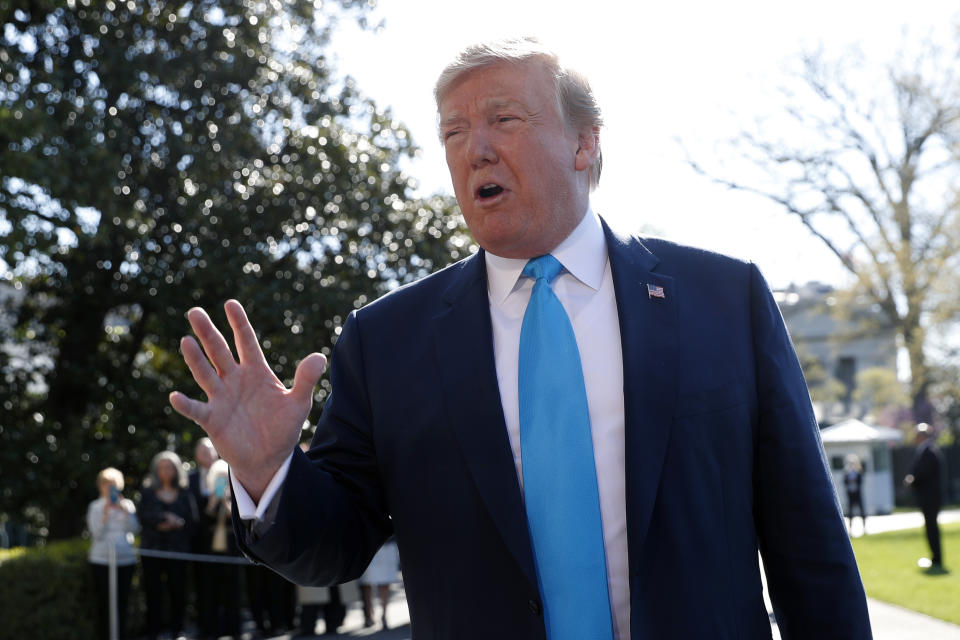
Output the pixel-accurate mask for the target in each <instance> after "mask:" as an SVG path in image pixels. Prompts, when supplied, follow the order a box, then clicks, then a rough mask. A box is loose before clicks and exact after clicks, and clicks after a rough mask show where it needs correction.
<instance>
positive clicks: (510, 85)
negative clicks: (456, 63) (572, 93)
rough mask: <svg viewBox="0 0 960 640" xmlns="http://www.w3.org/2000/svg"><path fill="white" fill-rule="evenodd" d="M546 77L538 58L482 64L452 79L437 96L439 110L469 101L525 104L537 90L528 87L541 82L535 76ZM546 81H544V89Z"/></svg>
mask: <svg viewBox="0 0 960 640" xmlns="http://www.w3.org/2000/svg"><path fill="white" fill-rule="evenodd" d="M541 74H542V75H541ZM547 77H548V75H547V73H546V68H545V67H544V66H543V65H542V63H540V62H539V61H537V60H528V61H522V62H495V63H492V64H489V65H484V66H482V67H479V68H476V69H471V70H470V71H466V72H464V73H463V74H462V75H461V76H460V77H458V78H457V79H456V80H454V81H453V82H452V83H451V84H450V86H449V87H448V88H447V90H446V91H445V92H444V95H443V97H442V98H441V99H440V104H439V105H438V110H439V111H440V112H441V113H447V112H452V111H454V110H457V109H463V108H464V107H466V106H468V105H469V106H470V107H473V106H481V107H483V108H490V107H498V106H506V105H509V104H513V105H514V106H516V105H524V104H526V103H527V102H529V101H531V100H535V99H536V98H535V95H536V92H535V91H532V90H531V89H532V88H533V87H534V86H536V85H538V84H540V83H539V82H538V80H546V79H547ZM546 84H547V83H543V85H544V86H543V89H544V90H546V89H547V86H546ZM464 87H468V88H469V92H465V91H464ZM454 99H455V100H456V102H454Z"/></svg>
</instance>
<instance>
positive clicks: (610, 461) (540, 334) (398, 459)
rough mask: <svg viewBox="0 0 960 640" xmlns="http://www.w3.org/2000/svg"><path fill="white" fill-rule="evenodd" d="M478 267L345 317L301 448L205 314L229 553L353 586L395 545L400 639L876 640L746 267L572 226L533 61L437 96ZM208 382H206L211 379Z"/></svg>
mask: <svg viewBox="0 0 960 640" xmlns="http://www.w3.org/2000/svg"><path fill="white" fill-rule="evenodd" d="M436 97H437V105H438V111H439V115H440V129H441V137H442V139H443V144H444V147H445V150H446V155H447V163H448V166H449V168H450V173H451V177H452V179H453V185H454V191H455V193H456V196H457V200H458V202H459V204H460V207H461V209H462V211H463V215H464V218H465V220H466V223H467V225H468V226H469V228H470V230H471V231H472V233H473V234H474V237H475V238H476V240H477V242H478V243H479V244H480V246H481V247H482V251H480V252H479V253H478V254H477V255H475V256H472V257H471V258H468V259H466V260H464V261H462V262H459V263H457V264H455V265H453V266H451V267H448V268H447V269H444V270H442V271H440V272H438V273H435V274H433V275H432V276H430V277H427V278H425V279H423V280H421V281H419V282H417V283H415V284H412V285H409V286H406V287H402V288H400V289H398V290H396V291H394V292H393V293H391V294H389V295H387V296H384V297H383V298H381V299H380V300H378V301H376V302H375V303H373V304H370V305H368V306H367V307H365V308H363V309H361V310H359V311H356V312H353V313H351V314H350V316H349V317H348V318H347V320H346V322H345V324H344V326H343V330H342V332H341V334H340V336H339V339H338V341H337V345H336V349H335V351H334V354H333V359H332V367H331V370H330V379H331V383H332V388H333V392H332V394H331V396H330V398H329V400H328V402H327V404H326V406H325V408H324V411H323V414H322V416H321V419H320V423H319V424H318V426H317V431H316V435H315V437H314V440H313V443H312V447H311V449H310V450H309V451H308V452H307V453H304V452H301V451H299V450H298V449H296V444H297V435H298V433H299V430H300V426H301V425H302V423H303V420H304V419H305V417H306V416H307V413H308V411H309V408H310V403H311V396H312V390H313V386H314V385H315V383H316V382H317V380H318V379H319V376H320V375H321V374H322V372H323V370H324V368H325V364H326V363H325V360H324V358H323V357H322V356H321V355H319V354H311V355H310V356H307V357H306V358H305V359H304V360H303V361H301V363H300V364H299V366H298V367H297V371H296V374H295V378H294V386H293V388H292V389H289V390H288V389H286V388H284V386H283V385H282V384H281V383H280V382H279V381H278V380H277V379H276V377H275V376H274V375H273V373H272V372H271V371H270V368H269V367H268V366H267V363H266V361H265V359H264V357H263V354H262V352H261V351H260V348H259V345H258V343H257V340H256V335H255V333H254V331H253V329H252V328H251V326H250V324H249V322H248V321H247V319H246V316H245V314H244V312H243V308H242V307H241V306H240V304H239V303H237V302H236V301H229V302H228V303H227V304H226V306H225V308H226V312H227V318H228V321H229V322H230V325H231V327H232V329H233V333H234V340H235V342H236V347H237V352H238V356H239V363H238V362H237V361H236V360H234V358H233V355H232V354H231V353H230V348H229V345H228V344H227V342H226V340H225V339H224V338H223V336H222V335H221V334H220V333H219V331H218V330H217V329H216V327H215V326H214V325H213V323H212V322H211V321H210V319H209V317H208V316H207V314H206V313H205V312H203V310H201V309H191V310H190V312H189V313H188V318H189V320H190V323H191V326H192V327H193V329H194V332H195V333H196V334H197V337H198V338H199V341H200V343H201V344H202V345H203V349H202V350H201V347H200V344H198V343H197V341H196V340H194V339H193V338H185V339H184V341H183V342H182V345H181V346H182V349H183V354H184V358H185V360H186V362H187V364H188V366H189V367H190V369H191V371H192V372H193V375H194V377H195V379H196V380H197V382H198V383H199V385H200V386H201V388H202V389H203V390H204V391H205V393H206V394H207V397H208V400H207V402H200V401H197V400H193V399H190V398H187V397H186V396H184V395H182V394H179V393H175V394H173V395H172V396H171V403H172V404H173V406H174V408H175V409H176V410H177V411H179V412H180V413H182V414H183V415H185V416H187V417H188V418H191V419H193V420H195V421H197V422H198V423H199V424H201V425H202V426H203V427H204V429H206V431H207V433H209V434H210V436H211V438H213V440H214V442H215V443H216V445H217V448H218V450H220V451H221V454H222V455H223V456H224V458H226V459H227V460H228V461H229V462H230V464H231V468H232V474H233V475H232V478H233V483H234V487H235V489H236V491H235V493H236V495H235V497H236V499H237V509H235V511H234V514H235V516H237V515H238V516H239V517H237V518H235V521H234V522H235V526H236V528H237V533H238V539H240V540H242V545H243V547H244V550H245V552H246V553H247V554H248V555H249V556H250V557H251V558H253V559H255V560H257V561H259V562H263V563H266V564H268V565H269V566H271V567H273V568H274V569H276V570H277V571H279V572H281V573H283V574H284V575H286V576H288V577H289V578H290V579H292V580H294V581H296V582H300V583H304V584H332V583H336V582H340V581H344V580H349V579H351V578H354V577H356V576H358V575H360V573H361V572H362V571H363V569H364V567H365V566H366V564H367V563H368V562H369V560H370V558H371V557H372V556H373V554H374V552H375V551H376V550H377V548H378V547H379V545H380V544H381V543H382V542H383V541H384V540H385V539H386V538H387V537H388V536H389V535H390V534H391V533H393V534H395V536H396V539H397V543H398V546H399V549H400V558H401V564H402V566H403V572H404V579H405V585H406V592H407V599H408V604H409V607H410V613H411V621H412V629H413V634H414V637H415V638H457V639H465V638H517V639H521V638H522V639H526V638H550V640H562V639H565V638H591V639H593V638H596V639H601V638H602V639H610V638H620V639H626V638H631V637H632V638H636V639H637V640H639V639H641V638H643V639H659V638H672V639H674V638H676V639H686V638H691V639H692V638H697V639H700V638H711V639H716V638H741V639H743V638H750V639H754V638H770V637H771V630H770V624H769V620H768V617H767V614H766V610H765V608H764V604H763V599H762V588H761V579H760V568H759V562H758V549H759V551H760V553H761V554H762V555H763V565H764V570H765V572H766V575H767V579H768V583H769V586H770V594H771V598H772V600H773V604H774V609H775V612H776V615H777V619H778V622H779V626H780V631H781V635H782V637H783V638H785V639H796V638H803V639H806V638H844V639H864V638H870V625H869V620H868V617H867V610H866V600H865V597H864V593H863V588H862V585H861V582H860V577H859V574H858V571H857V568H856V564H855V561H854V557H853V553H852V551H851V548H850V544H849V541H848V539H847V535H846V532H845V528H844V525H843V520H842V515H841V512H840V509H839V505H838V502H837V498H836V495H835V493H834V490H833V486H832V483H831V481H830V477H829V472H828V470H827V467H826V464H825V462H824V457H823V452H822V448H821V444H820V439H819V432H818V429H817V425H816V422H815V420H814V418H813V412H812V410H811V406H810V400H809V396H808V393H807V390H806V386H805V384H804V380H803V376H802V373H801V371H800V367H799V365H798V364H797V359H796V356H795V354H794V352H793V349H792V347H791V344H790V340H789V338H788V336H787V333H786V331H785V329H784V326H783V322H782V319H781V317H780V314H779V311H778V309H777V306H776V304H775V303H774V301H773V298H772V296H771V294H770V291H769V289H768V287H767V286H766V284H765V283H764V281H763V278H762V277H761V276H760V274H759V272H758V270H757V269H756V267H755V266H753V265H752V264H749V263H744V262H739V261H736V260H733V259H730V258H726V257H723V256H719V255H716V254H712V253H709V252H706V251H700V250H695V249H690V248H686V247H681V246H678V245H676V244H672V243H669V242H666V241H663V240H654V239H643V240H641V239H640V238H637V237H631V236H624V235H620V234H617V233H615V232H614V231H612V230H611V229H610V228H609V227H608V226H607V225H606V223H605V222H604V221H603V220H602V219H601V218H599V217H598V216H597V215H596V214H595V213H594V212H593V211H592V210H591V208H590V203H589V192H590V189H591V188H592V187H593V186H594V185H595V184H596V182H597V180H598V178H599V174H600V149H599V130H600V125H601V119H600V111H599V108H598V107H597V105H596V102H595V100H594V98H593V94H592V92H591V91H590V88H589V85H588V84H587V82H586V81H585V80H584V79H583V78H582V77H581V76H579V75H577V74H575V73H573V72H571V71H569V70H568V69H566V68H564V67H563V66H561V65H560V63H559V61H558V60H557V58H556V56H554V55H553V54H551V53H550V52H549V51H546V50H544V49H543V48H542V47H540V45H539V44H538V43H536V42H535V41H531V40H518V41H508V42H502V43H497V44H494V45H480V46H476V47H471V48H470V49H467V50H465V51H464V52H463V53H462V54H461V55H460V56H459V57H458V58H457V60H456V61H455V62H454V63H452V64H451V65H450V66H448V68H447V69H446V70H445V71H444V72H443V74H442V75H441V77H440V80H439V81H438V84H437V91H436ZM211 363H212V364H211Z"/></svg>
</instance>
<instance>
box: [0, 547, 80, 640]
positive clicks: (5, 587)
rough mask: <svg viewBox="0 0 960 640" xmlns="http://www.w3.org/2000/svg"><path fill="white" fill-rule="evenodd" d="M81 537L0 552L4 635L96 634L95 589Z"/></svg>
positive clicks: (2, 639)
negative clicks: (0, 554) (41, 545)
mask: <svg viewBox="0 0 960 640" xmlns="http://www.w3.org/2000/svg"><path fill="white" fill-rule="evenodd" d="M89 546H90V544H89V542H87V541H85V540H80V539H74V540H64V541H61V542H54V543H51V544H48V545H46V546H45V547H39V548H31V549H27V550H24V549H15V550H11V551H12V552H6V553H4V555H3V556H0V619H2V620H3V624H0V640H22V639H23V638H36V639H37V640H61V639H62V640H77V639H78V638H93V637H94V636H95V634H94V625H95V622H94V619H95V616H96V602H95V601H94V596H95V594H94V593H93V580H92V578H91V573H90V567H89V565H88V563H87V549H88V548H89Z"/></svg>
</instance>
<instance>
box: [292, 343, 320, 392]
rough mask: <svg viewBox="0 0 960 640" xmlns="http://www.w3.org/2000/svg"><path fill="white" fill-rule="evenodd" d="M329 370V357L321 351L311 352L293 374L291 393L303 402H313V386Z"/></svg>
mask: <svg viewBox="0 0 960 640" xmlns="http://www.w3.org/2000/svg"><path fill="white" fill-rule="evenodd" d="M326 370H327V359H326V358H325V357H324V356H323V354H321V353H311V354H310V355H308V356H307V357H306V358H304V359H303V360H301V361H300V364H298V365H297V371H296V373H294V374H293V389H291V391H290V393H291V394H292V395H293V396H294V397H295V398H296V399H297V400H300V401H301V402H312V397H313V388H314V387H316V386H317V382H319V381H320V376H322V375H323V372H324V371H326Z"/></svg>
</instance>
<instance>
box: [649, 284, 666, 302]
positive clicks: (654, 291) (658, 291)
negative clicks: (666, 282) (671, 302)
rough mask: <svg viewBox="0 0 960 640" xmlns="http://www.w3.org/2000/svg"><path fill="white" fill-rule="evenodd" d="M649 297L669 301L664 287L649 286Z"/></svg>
mask: <svg viewBox="0 0 960 640" xmlns="http://www.w3.org/2000/svg"><path fill="white" fill-rule="evenodd" d="M647 297H649V298H660V299H661V300H666V299H667V294H665V293H664V292H663V287H659V286H657V285H655V284H648V285H647Z"/></svg>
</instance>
